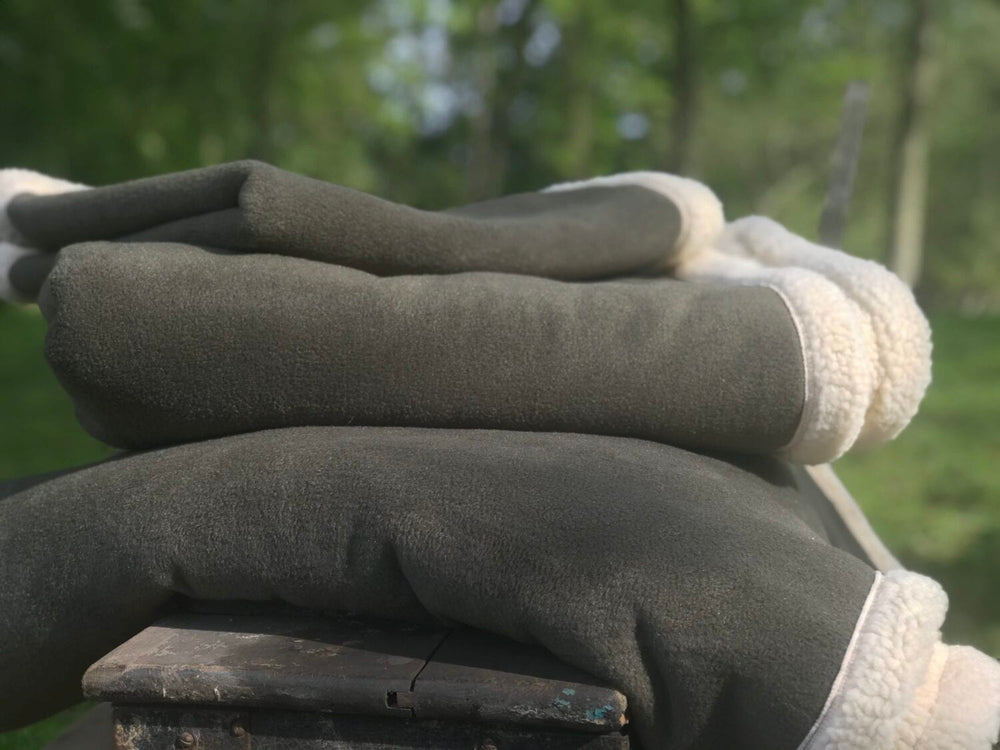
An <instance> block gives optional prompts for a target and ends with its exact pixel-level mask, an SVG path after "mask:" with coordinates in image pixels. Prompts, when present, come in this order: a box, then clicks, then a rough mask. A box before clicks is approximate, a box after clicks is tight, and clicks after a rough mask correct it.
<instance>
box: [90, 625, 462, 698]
mask: <svg viewBox="0 0 1000 750" xmlns="http://www.w3.org/2000/svg"><path fill="white" fill-rule="evenodd" d="M444 634H445V632H444V631H437V630H420V629H416V628H411V627H407V626H405V625H397V624H394V623H393V624H381V623H374V622H371V621H364V622H361V621H352V620H348V619H343V618H342V619H321V618H302V617H267V616H253V617H226V616H221V615H195V614H184V615H176V616H174V617H170V618H167V619H165V620H163V621H161V622H159V623H157V624H156V625H154V626H152V627H149V628H146V630H144V631H142V632H141V633H139V634H138V635H137V636H135V637H134V638H132V639H131V640H130V641H128V642H126V643H124V644H123V645H122V646H120V647H118V648H117V649H115V650H114V651H112V652H111V653H110V654H108V655H107V656H105V657H104V658H103V659H101V660H100V661H98V662H97V663H96V664H94V665H93V666H92V667H91V668H90V669H89V670H88V671H87V673H86V674H85V675H84V679H83V689H84V694H85V695H86V696H87V697H88V698H92V699H95V700H104V701H111V702H114V703H147V704H151V703H160V704H189V705H190V704H206V705H212V704H215V705H225V706H235V707H245V706H267V707H269V708H285V709H293V710H302V711H320V710H326V711H336V712H339V713H361V714H399V715H401V716H403V717H406V716H409V715H410V711H409V709H406V708H403V707H400V706H397V705H393V704H391V703H389V702H388V701H387V700H386V697H387V695H390V694H398V693H405V692H408V691H409V690H410V686H411V684H412V683H413V680H414V678H415V677H416V675H417V674H418V673H419V672H420V670H421V669H422V668H423V667H424V664H425V663H426V660H427V657H428V656H430V654H431V653H432V652H433V651H434V649H435V647H436V646H437V645H438V644H439V643H440V642H441V640H442V638H443V637H444Z"/></svg>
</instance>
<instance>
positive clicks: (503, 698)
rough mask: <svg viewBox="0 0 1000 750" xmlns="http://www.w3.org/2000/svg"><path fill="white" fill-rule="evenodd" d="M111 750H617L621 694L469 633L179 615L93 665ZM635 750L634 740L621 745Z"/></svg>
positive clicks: (92, 683)
mask: <svg viewBox="0 0 1000 750" xmlns="http://www.w3.org/2000/svg"><path fill="white" fill-rule="evenodd" d="M84 692H85V694H86V695H87V697H89V698H91V699H94V700H98V701H106V702H108V703H110V704H111V712H110V713H111V722H112V728H111V730H108V729H107V728H105V731H106V732H109V734H111V735H112V736H113V744H112V745H111V747H114V748H115V749H116V750H154V748H155V749H156V750H166V749H167V748H197V749H198V750H229V749H230V748H232V749H233V750H235V749H237V748H239V749H240V750H249V749H251V748H252V749H253V750H292V749H293V748H294V749H295V750H361V749H364V750H390V749H392V750H404V749H409V748H438V749H440V750H452V749H454V750H458V749H459V748H461V749H462V750H515V749H523V750H528V749H529V748H530V749H532V750H543V749H552V750H556V749H559V750H562V749H565V750H570V748H572V749H574V750H576V749H577V748H588V749H592V750H598V749H600V750H612V749H614V750H622V749H625V748H629V738H628V735H627V721H626V714H625V708H626V703H625V697H624V696H623V695H622V694H621V693H619V692H618V691H616V690H613V689H611V688H608V687H606V686H603V685H601V684H600V683H598V682H597V681H595V680H594V679H593V678H590V677H589V676H587V675H586V674H583V673H581V672H579V671H578V670H575V669H573V668H571V667H569V666H567V665H565V664H563V663H561V662H559V661H557V660H556V659H554V658H553V657H552V656H551V655H549V654H548V653H547V652H545V651H544V650H542V649H540V648H535V647H530V646H525V645H523V644H518V643H514V642H513V641H508V640H504V639H500V638H496V637H493V636H489V635H486V634H484V633H481V632H479V631H473V630H467V629H457V630H446V629H441V630H425V629H418V628H411V627H407V626H405V625H399V624H395V623H376V622H371V621H363V620H353V619H349V618H343V619H326V618H318V617H315V616H304V615H289V614H281V615H260V614H255V615H241V616H232V615H220V614H204V613H201V614H199V613H185V614H180V615H175V616H172V617H170V618H167V619H165V620H163V621H161V622H159V623H157V624H156V625H154V626H152V627H149V628H147V629H146V630H144V631H142V632H141V633H139V634H138V635H137V636H135V637H134V638H132V639H131V640H130V641H128V642H127V643H125V644H123V645H122V646H120V647H119V648H117V649H115V650H114V651H112V652H111V653H110V654H108V655H107V656H105V657H104V658H103V659H101V660H100V661H98V662H97V663H96V664H94V665H93V666H92V667H91V668H90V669H89V670H88V672H87V673H86V675H85V677H84ZM633 747H634V745H633Z"/></svg>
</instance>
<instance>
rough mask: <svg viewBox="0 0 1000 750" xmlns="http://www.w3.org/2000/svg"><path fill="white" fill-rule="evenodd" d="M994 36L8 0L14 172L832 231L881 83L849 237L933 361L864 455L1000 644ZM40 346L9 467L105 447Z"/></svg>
mask: <svg viewBox="0 0 1000 750" xmlns="http://www.w3.org/2000/svg"><path fill="white" fill-rule="evenodd" d="M997 39H1000V4H998V3H996V2H995V1H994V0H869V1H868V2H864V3H858V2H850V1H849V0H657V1H656V2H653V1H651V0H650V1H643V0H633V1H631V2H629V1H628V0H616V1H614V2H613V1H612V0H587V2H580V0H470V1H468V2H459V1H458V0H344V1H342V2H329V0H322V1H321V0H302V1H301V2H287V1H282V0H230V1H226V0H171V2H169V3H159V2H152V1H151V0H77V1H76V2H73V3H66V2H62V1H60V2H57V1H56V0H3V1H2V2H0V102H2V105H0V165H3V166H22V167H29V168H33V169H36V170H39V171H42V172H46V173H49V174H53V175H57V176H61V177H65V178H68V179H71V180H74V181H79V182H85V183H90V184H102V183H108V182H116V181H120V180H125V179H130V178H134V177H140V176H145V175H149V174H153V173H160V172H168V171H174V170H180V169H188V168H192V167H198V166H203V165H208V164H214V163H217V162H221V161H226V160H231V159H239V158H245V157H253V158H258V159H263V160H266V161H270V162H272V163H274V164H276V165H278V166H281V167H285V168H287V169H291V170H295V171H298V172H301V173H305V174H309V175H312V176H316V177H320V178H324V179H328V180H331V181H334V182H337V183H340V184H344V185H349V186H351V187H355V188H358V189H361V190H365V191H368V192H372V193H375V194H377V195H380V196H383V197H386V198H389V199H392V200H396V201H402V202H405V203H410V204H412V205H416V206H420V207H425V208H443V207H446V206H449V205H455V204H460V203H463V202H468V201H472V200H476V199H480V198H485V197H490V196H494V195H499V194H501V193H508V192H515V191H523V190H532V189H536V188H540V187H542V186H545V185H547V184H550V183H552V182H556V181H560V180H565V179H568V178H582V177H588V176H593V175H596V174H602V173H609V172H616V171H623V170H629V169H658V170H666V171H671V172H680V173H683V174H687V175H691V176H694V177H697V178H699V179H701V180H703V181H705V182H707V183H708V184H709V185H710V186H712V187H713V188H714V189H715V191H716V192H717V193H718V194H719V196H720V197H721V198H722V200H723V202H724V203H725V205H726V211H727V214H728V215H729V216H730V217H737V216H740V215H743V214H747V213H750V212H755V213H763V214H767V215H770V216H772V217H774V218H776V219H778V220H779V221H781V222H783V223H785V224H786V225H787V226H789V227H790V228H791V229H793V230H794V231H797V232H799V233H800V234H803V235H805V236H807V237H811V238H815V237H816V232H817V226H818V224H819V219H820V212H821V209H822V206H823V201H824V194H825V191H826V185H827V181H828V179H829V175H830V170H831V156H832V154H833V151H834V146H835V143H836V141H837V135H838V131H839V129H840V118H841V109H842V104H843V98H844V91H845V88H846V86H847V85H848V83H849V82H850V81H853V80H863V81H866V82H867V83H868V84H869V86H870V99H869V104H868V117H867V123H866V127H865V131H864V139H863V144H862V149H861V153H860V158H859V162H858V168H857V179H856V183H855V190H854V194H853V198H852V201H851V203H850V206H849V220H848V223H847V231H846V234H845V236H844V239H843V245H844V247H845V248H847V249H848V250H849V251H850V252H853V253H856V254H859V255H863V256H866V257H871V258H875V259H877V260H880V261H882V262H884V263H886V264H888V265H890V266H891V267H892V268H894V269H895V270H897V272H899V273H900V274H901V275H902V276H903V277H904V278H905V279H906V280H907V281H909V282H910V283H911V284H913V286H914V288H915V290H916V292H917V295H918V298H919V300H920V302H921V304H922V305H923V306H924V309H925V310H926V311H927V314H928V316H929V318H930V320H931V324H932V327H933V330H934V340H935V377H934V384H933V385H932V387H931V390H930V392H929V394H928V396H927V399H926V401H925V402H924V405H923V407H922V410H921V413H920V414H919V415H918V416H917V418H916V420H915V421H914V423H913V424H912V425H911V427H910V428H909V429H908V430H907V431H906V432H904V433H903V435H902V436H901V437H900V438H899V439H897V440H896V441H895V442H894V443H892V444H890V445H888V446H886V447H883V448H881V449H879V450H877V451H875V452H873V453H870V454H861V455H851V456H848V457H846V458H844V459H842V460H841V461H840V462H838V464H837V469H838V471H839V472H840V474H841V476H842V478H843V479H844V481H845V483H846V484H847V485H848V487H849V488H850V489H851V490H852V492H853V493H854V494H855V495H856V496H857V498H858V499H859V501H860V503H861V504H862V506H863V507H864V508H865V510H866V511H867V512H868V514H869V516H870V518H871V520H872V523H873V525H874V526H875V527H876V529H877V530H878V531H879V532H880V533H881V534H882V535H883V537H884V538H885V540H886V541H887V543H888V544H889V546H890V547H891V548H892V549H893V550H894V552H895V553H896V554H897V555H898V556H899V557H900V558H901V559H902V560H903V562H904V563H905V564H907V565H908V566H910V567H912V568H914V569H915V570H918V571H921V572H925V573H927V574H929V575H931V576H934V577H935V578H937V579H938V580H940V581H941V582H942V583H943V584H944V585H945V588H946V589H947V590H948V592H949V594H950V596H951V600H952V610H951V613H950V616H949V623H948V625H947V630H946V637H947V638H949V639H951V640H952V641H959V642H963V643H972V644H974V645H977V646H978V647H979V648H981V649H984V650H985V651H987V652H989V653H992V654H993V655H995V656H1000V586H998V577H1000V575H998V574H1000V505H998V502H1000V210H998V208H1000V156H998V154H1000V44H998V43H997ZM43 337H44V325H43V322H42V321H41V319H40V318H39V316H38V314H37V311H35V310H34V309H33V308H19V307H13V306H2V305H0V425H2V426H3V429H2V430H0V478H6V477H11V476H16V475H20V474H27V473H33V472H40V471H45V470H50V469H55V468H60V467H64V466H70V465H74V464H78V463H83V462H87V461H91V460H94V459H98V458H101V457H103V456H105V455H107V453H108V451H107V449H105V448H104V447H102V446H101V445H100V444H98V443H96V442H95V441H93V440H92V439H90V438H89V437H87V436H86V435H85V434H84V433H83V432H82V431H81V430H80V429H79V427H78V426H77V425H76V423H75V421H74V419H73V415H72V409H71V408H70V406H69V402H68V400H67V399H66V398H64V397H63V396H62V395H61V393H60V391H59V390H58V386H57V384H56V383H55V381H54V378H53V377H52V376H51V374H50V373H49V372H48V371H47V369H46V366H45V363H44V360H43V357H42V340H43ZM40 595H43V592H40ZM67 720H68V716H64V717H61V718H58V719H55V720H52V721H49V722H46V723H44V724H42V725H37V726H36V727H33V728H31V729H29V730H26V731H23V732H18V733H9V734H7V735H0V749H2V750H13V749H14V748H37V747H40V746H41V745H42V744H44V742H45V740H46V738H48V737H49V736H51V735H52V734H53V733H55V732H57V731H58V729H59V727H60V726H61V725H62V724H63V723H65V721H67Z"/></svg>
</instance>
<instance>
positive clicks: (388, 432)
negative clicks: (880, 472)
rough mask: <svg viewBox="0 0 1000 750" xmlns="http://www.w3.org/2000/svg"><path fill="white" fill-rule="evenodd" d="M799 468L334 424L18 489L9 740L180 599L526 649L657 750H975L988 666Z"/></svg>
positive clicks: (10, 504) (1, 688) (7, 497)
mask: <svg viewBox="0 0 1000 750" xmlns="http://www.w3.org/2000/svg"><path fill="white" fill-rule="evenodd" d="M798 476H800V475H797V474H795V473H793V472H791V471H790V470H789V468H788V467H787V466H786V465H784V464H782V463H780V462H778V461H776V460H774V459H769V458H759V459H751V458H741V459H735V460H731V461H729V460H722V459H719V458H711V457H706V456H701V455H697V454H693V453H689V452H686V451H684V450H681V449H677V448H672V447H668V446H664V445H659V444H656V443H651V442H644V441H639V440H633V439H622V438H609V437H601V436H588V435H557V434H545V433H518V432H490V431H476V430H462V431H451V430H422V429H400V428H369V427H346V428H330V427H326V428H292V429H285V430H275V431H270V432H261V433H254V434H249V435H242V436H237V437H230V438H225V439H221V440H216V441H210V442H206V443H201V444H190V445H184V446H179V447H174V448H168V449H160V450H156V451H150V452H146V453H141V454H135V455H126V456H124V457H120V458H117V459H114V460H111V461H108V462H106V463H103V464H99V465H96V466H92V467H88V468H84V469H80V470H75V471H72V472H70V473H66V474H62V475H60V476H57V477H52V478H47V477H37V478H34V479H30V480H26V481H25V480H22V481H20V482H17V483H12V484H10V485H8V486H6V487H3V488H2V489H0V498H3V499H0V592H3V602H2V605H3V606H0V728H10V727H13V726H17V725H19V724H23V723H26V722H29V721H31V720H32V719H35V718H37V717H40V716H43V715H45V714H46V713H48V712H51V711H54V710H56V709H58V708H59V707H61V706H63V705H66V704H68V703H69V702H71V701H73V700H75V699H77V698H78V697H79V679H80V676H81V674H82V672H83V671H84V669H85V668H86V667H87V666H88V665H89V664H90V663H91V662H92V661H94V660H96V659H97V658H99V657H100V656H102V655H103V654H104V653H105V652H107V651H108V650H110V649H111V648H113V647H115V646H116V645H118V644H119V643H120V642H122V641H123V640H124V639H126V638H127V637H128V636H129V635H130V634H132V633H133V632H135V631H136V630H138V629H140V628H142V627H143V626H145V625H147V624H149V623H150V622H151V621H153V620H154V619H155V618H156V617H157V616H158V615H159V614H160V613H162V611H163V610H164V609H165V608H168V607H169V606H170V605H171V603H172V601H174V600H175V599H176V597H177V596H178V595H184V596H187V597H193V598H197V599H205V600H211V599H227V600H231V599H233V598H238V599H245V600H279V601H282V602H287V603H290V604H293V605H297V606H302V607H308V608H311V609H316V610H320V611H328V612H333V611H336V612H343V611H349V612H353V613H357V614H360V615H364V616H372V617H388V618H395V619H403V620H408V621H413V622H417V623H427V622H445V623H461V624H465V625H469V626H474V627H478V628H483V629H486V630H489V631H492V632H495V633H498V634H500V635H504V636H508V637H511V638H515V639H519V640H522V641H526V642H532V643H538V644H541V645H542V646H544V647H545V648H547V649H549V650H550V651H552V652H553V653H554V654H556V655H557V656H558V657H560V658H562V659H564V660H565V661H567V662H568V663H570V664H573V665H575V666H577V667H579V668H581V669H584V670H585V671H587V672H589V673H591V674H593V675H595V676H596V677H598V678H600V679H602V680H605V681H607V682H609V683H610V684H612V685H614V686H615V687H617V688H619V689H620V690H621V691H622V692H623V693H624V694H625V695H626V696H627V697H628V700H629V711H630V717H631V721H632V726H633V727H634V728H635V730H636V732H637V736H638V738H639V739H640V741H641V745H642V747H644V748H646V749H647V750H660V749H664V750H679V749H681V748H718V747H726V748H734V749H736V748H747V749H750V748H752V749H753V750H759V748H769V749H771V750H782V749H783V748H788V749H793V748H804V749H812V748H838V749H840V750H851V749H853V748H857V750H862V749H863V750H882V749H883V748H884V749H888V748H923V749H925V750H936V749H937V748H942V749H943V748H952V747H961V748H968V749H969V750H972V749H974V748H983V749H984V750H985V749H986V748H988V747H989V742H990V740H991V739H992V737H993V736H995V733H996V729H997V723H998V721H1000V715H998V713H1000V704H998V698H1000V675H998V666H997V664H996V663H995V662H994V661H993V660H991V659H989V658H987V657H985V656H983V655H982V654H979V653H978V652H975V651H974V650H972V649H961V648H952V647H946V646H943V645H941V644H940V642H939V641H940V639H939V633H938V627H939V626H940V624H941V620H942V618H943V615H944V610H945V607H946V600H945V597H944V595H943V593H942V592H941V590H940V588H939V587H938V586H937V585H936V584H934V583H933V582H932V581H929V580H928V579H926V578H923V577H921V576H919V575H916V574H912V573H907V572H903V571H895V572H892V573H889V574H886V575H883V574H881V573H876V572H875V571H874V570H873V569H872V568H870V567H869V566H868V565H866V564H865V563H864V562H862V561H861V560H859V559H858V558H857V557H854V556H852V555H851V554H848V553H847V552H845V551H843V550H840V549H837V548H835V547H834V546H833V545H832V544H831V543H830V542H829V540H828V534H827V529H826V527H825V526H824V524H823V523H822V521H821V520H820V514H819V513H818V512H817V509H816V508H815V507H811V506H810V501H809V500H808V497H809V495H808V493H804V492H801V491H800V488H799V487H798V485H797V482H798V479H797V477H798ZM0 487H2V486H0ZM42 592H44V595H41V593H42ZM949 743H950V744H949Z"/></svg>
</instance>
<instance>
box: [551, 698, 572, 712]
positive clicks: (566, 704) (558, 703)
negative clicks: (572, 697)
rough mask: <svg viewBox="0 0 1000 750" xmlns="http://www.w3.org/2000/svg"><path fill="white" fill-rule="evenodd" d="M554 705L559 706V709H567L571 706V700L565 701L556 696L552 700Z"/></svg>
mask: <svg viewBox="0 0 1000 750" xmlns="http://www.w3.org/2000/svg"><path fill="white" fill-rule="evenodd" d="M552 705H553V706H555V707H556V708H559V709H562V710H564V711H565V710H566V709H567V708H569V707H570V702H569V701H564V700H563V699H562V698H556V699H555V700H554V701H552Z"/></svg>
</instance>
